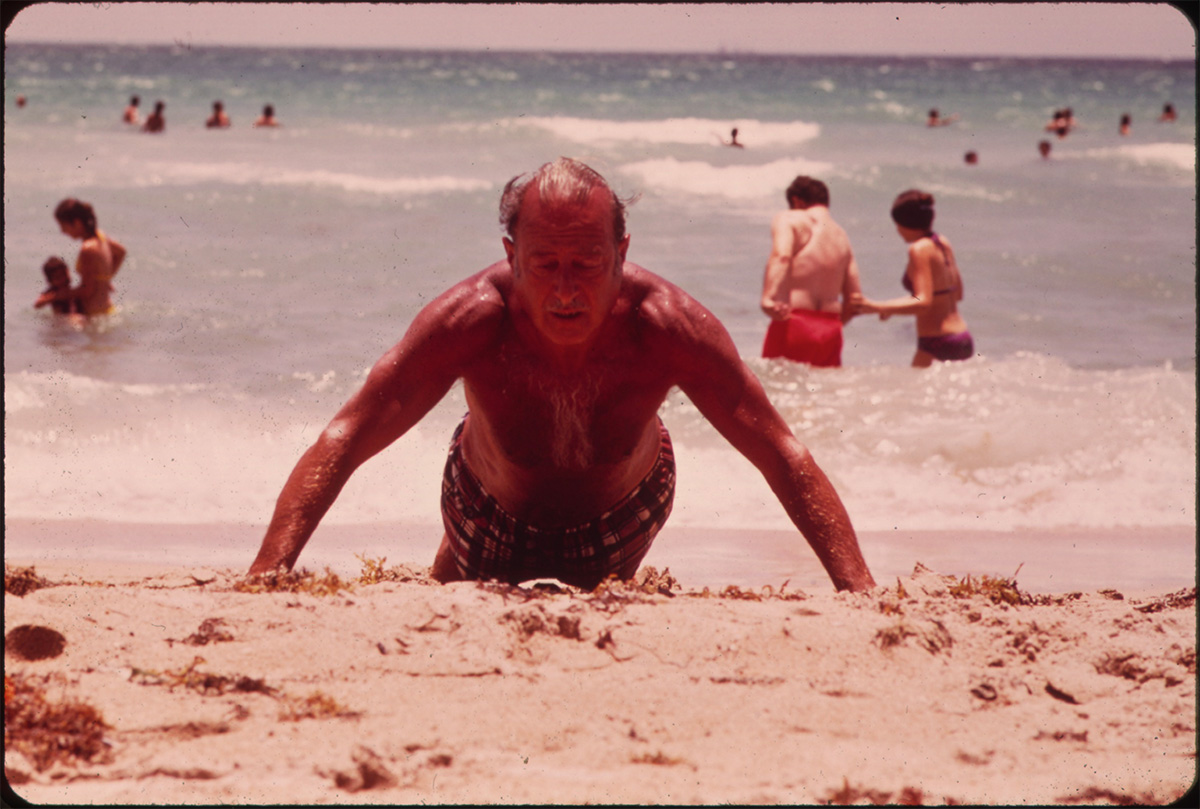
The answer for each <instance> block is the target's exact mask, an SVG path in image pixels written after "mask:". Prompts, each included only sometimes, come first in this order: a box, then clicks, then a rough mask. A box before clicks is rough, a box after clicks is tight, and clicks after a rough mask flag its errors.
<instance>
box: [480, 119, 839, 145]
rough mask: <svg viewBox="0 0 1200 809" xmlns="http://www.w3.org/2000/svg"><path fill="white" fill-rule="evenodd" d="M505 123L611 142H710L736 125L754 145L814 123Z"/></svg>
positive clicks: (800, 132)
mask: <svg viewBox="0 0 1200 809" xmlns="http://www.w3.org/2000/svg"><path fill="white" fill-rule="evenodd" d="M497 123H498V125H502V126H506V127H515V126H530V127H537V128H539V129H544V130H547V131H549V132H551V133H553V134H554V135H557V136H558V137H561V138H564V139H566V140H571V141H575V142H576V143H585V144H599V143H612V142H630V143H654V144H671V143H680V144H692V145H711V144H715V143H717V142H718V141H720V140H721V139H722V138H728V137H729V131H730V129H732V128H733V127H737V130H738V140H739V141H740V142H742V143H746V144H752V145H753V146H755V147H764V146H794V145H799V144H801V143H804V142H806V141H810V140H812V139H814V138H816V137H817V136H818V135H819V134H820V131H821V128H820V127H819V126H818V125H817V124H812V123H806V122H804V121H792V122H785V123H775V122H768V121H752V120H734V121H729V120H713V119H708V118H668V119H666V120H658V121H608V120H593V119H590V118H567V117H528V118H508V119H505V120H503V121H499V122H497Z"/></svg>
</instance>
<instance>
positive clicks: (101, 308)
mask: <svg viewBox="0 0 1200 809" xmlns="http://www.w3.org/2000/svg"><path fill="white" fill-rule="evenodd" d="M54 218H55V220H56V221H57V222H58V226H59V228H60V229H61V230H62V232H63V233H65V234H66V235H68V236H70V237H71V238H72V239H79V240H80V241H82V242H83V244H82V245H81V246H80V248H79V258H78V259H77V260H76V261H75V272H76V273H78V274H79V286H77V287H70V286H67V287H64V288H61V289H53V290H46V291H45V292H43V293H42V294H41V295H40V296H39V297H38V299H37V301H36V302H35V303H34V306H36V307H41V306H46V305H48V304H53V303H54V302H56V301H66V300H72V299H77V300H78V302H79V303H78V307H79V311H80V312H81V313H82V314H85V315H106V314H109V313H110V312H112V310H113V305H112V297H111V294H112V289H113V286H112V279H113V277H114V276H115V275H116V274H117V271H118V270H120V269H121V263H122V262H124V261H125V248H124V247H123V246H122V245H121V244H120V243H119V242H117V241H115V240H114V239H111V238H109V237H108V236H107V235H106V234H105V233H104V232H103V231H102V230H100V229H99V228H98V227H97V226H96V212H95V211H94V210H92V206H91V205H89V204H87V203H86V202H82V201H80V200H77V199H73V198H68V199H64V200H63V201H62V202H60V203H58V207H57V208H55V209H54Z"/></svg>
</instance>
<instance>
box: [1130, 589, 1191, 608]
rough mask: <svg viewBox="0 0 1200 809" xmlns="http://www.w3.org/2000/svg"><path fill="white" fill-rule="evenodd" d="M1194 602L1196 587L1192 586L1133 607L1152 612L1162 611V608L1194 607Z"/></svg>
mask: <svg viewBox="0 0 1200 809" xmlns="http://www.w3.org/2000/svg"><path fill="white" fill-rule="evenodd" d="M1195 604H1196V588H1195V587H1192V588H1190V589H1187V590H1179V591H1178V592H1174V593H1170V594H1168V595H1165V596H1162V597H1161V598H1154V599H1151V600H1150V601H1148V602H1147V603H1145V604H1139V605H1138V606H1136V607H1134V609H1135V610H1137V611H1138V612H1143V613H1153V612H1162V611H1163V610H1181V609H1184V608H1187V607H1194V606H1195Z"/></svg>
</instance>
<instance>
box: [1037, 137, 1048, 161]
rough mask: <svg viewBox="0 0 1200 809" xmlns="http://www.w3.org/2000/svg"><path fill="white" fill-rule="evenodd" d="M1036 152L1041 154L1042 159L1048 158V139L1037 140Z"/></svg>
mask: <svg viewBox="0 0 1200 809" xmlns="http://www.w3.org/2000/svg"><path fill="white" fill-rule="evenodd" d="M1038 154H1040V155H1041V156H1042V159H1043V160H1049V159H1050V141H1048V140H1039V141H1038Z"/></svg>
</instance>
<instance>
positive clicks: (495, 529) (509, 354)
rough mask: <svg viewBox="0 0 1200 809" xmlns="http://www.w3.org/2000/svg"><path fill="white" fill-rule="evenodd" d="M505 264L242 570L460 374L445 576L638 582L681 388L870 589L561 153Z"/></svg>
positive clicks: (285, 557)
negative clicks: (664, 409) (670, 410)
mask: <svg viewBox="0 0 1200 809" xmlns="http://www.w3.org/2000/svg"><path fill="white" fill-rule="evenodd" d="M500 212H501V222H502V223H503V224H504V225H505V227H506V231H507V234H508V235H507V236H506V237H505V238H504V239H503V244H504V251H505V254H506V258H505V260H503V261H499V262H497V263H496V264H493V265H492V266H490V267H488V268H487V269H485V270H483V271H482V272H479V273H477V274H475V275H473V276H471V277H470V278H467V279H466V280H465V281H462V282H460V283H458V284H457V285H455V286H454V287H452V288H450V290H448V291H447V292H445V293H443V294H442V295H441V296H440V297H438V298H437V299H436V300H434V301H433V302H432V303H430V304H429V305H428V306H426V307H425V308H424V309H423V310H422V311H421V312H420V313H419V314H418V315H417V316H416V318H415V319H414V320H413V322H412V325H411V326H410V327H409V329H408V332H407V333H406V334H405V335H404V337H403V338H402V339H401V340H400V342H399V343H397V344H396V345H395V346H394V347H393V348H392V349H391V350H389V351H388V352H387V353H386V354H384V356H383V358H382V359H381V360H380V361H379V362H378V363H377V364H376V365H375V367H374V368H373V369H372V370H371V372H370V374H369V375H368V377H367V380H366V382H365V383H364V385H363V387H362V389H361V390H359V391H358V392H357V393H356V394H355V395H354V396H353V397H352V398H351V399H350V401H348V402H347V403H346V404H345V405H344V406H343V407H342V409H341V410H340V411H339V412H338V413H337V415H336V416H334V418H333V421H331V422H330V423H329V425H328V426H327V427H326V428H325V430H324V432H323V433H322V434H321V436H320V437H319V438H318V439H317V442H316V443H315V444H314V445H313V446H312V447H311V448H310V449H309V450H308V451H307V452H305V454H304V455H303V456H302V457H301V459H300V461H299V463H298V464H297V465H296V468H295V469H294V470H293V471H292V474H291V476H290V477H289V478H288V480H287V483H286V484H285V485H284V488H283V491H282V493H281V494H280V496H279V500H278V502H277V503H276V507H275V514H274V516H273V518H272V520H271V524H270V526H269V527H268V528H267V534H266V537H265V538H264V539H263V543H262V547H261V548H260V550H259V552H258V556H257V558H255V560H254V562H253V564H252V565H251V566H250V573H251V574H254V573H262V572H265V571H268V570H271V569H273V568H277V567H281V566H282V567H287V568H290V567H291V566H292V565H294V564H295V562H296V559H297V557H298V556H299V555H300V551H301V549H302V548H303V547H304V545H305V543H306V542H307V541H308V539H309V537H310V536H311V534H312V532H313V530H314V529H315V528H316V526H317V523H318V522H319V521H320V519H321V517H322V516H323V515H324V514H325V512H326V511H327V510H328V509H329V507H330V505H332V503H333V501H334V499H335V498H336V497H337V495H338V493H339V492H340V491H341V489H342V486H343V485H344V484H345V483H346V481H347V480H348V479H349V477H350V475H351V473H352V472H353V471H354V470H355V469H356V468H357V467H358V466H359V465H360V464H361V463H363V462H364V461H366V460H367V459H368V458H370V457H371V456H372V455H374V454H375V453H377V452H379V451H380V450H382V449H383V448H384V447H386V446H388V445H389V444H391V443H392V442H393V441H395V440H396V439H397V438H399V437H400V436H402V435H404V434H405V433H406V432H407V431H408V430H409V429H410V428H412V427H413V426H414V425H415V424H417V422H419V421H420V420H421V418H422V417H424V416H425V414H426V413H428V412H429V410H430V409H431V408H432V407H433V406H434V405H435V404H436V403H437V402H438V401H439V400H440V399H441V398H442V397H443V396H445V394H446V393H447V391H449V390H450V387H451V385H453V384H454V382H455V381H456V380H458V379H462V380H463V387H464V391H465V394H466V400H467V406H468V413H467V415H466V416H465V417H464V419H463V421H462V423H461V424H460V425H459V426H458V428H457V430H456V431H455V433H454V437H453V439H452V441H451V447H450V455H449V459H448V460H447V463H446V470H445V475H444V478H443V482H442V517H443V523H444V525H445V529H446V532H445V536H444V537H443V539H442V544H441V547H440V548H439V550H438V552H437V555H436V558H435V559H434V563H433V569H432V573H433V576H434V577H435V578H437V579H438V580H440V581H443V582H447V581H457V580H463V579H499V580H501V581H507V582H511V583H519V582H521V581H526V580H529V579H534V578H551V577H552V578H557V579H559V580H560V581H563V582H566V583H568V584H573V585H577V586H580V587H584V588H591V587H594V586H595V585H597V584H598V583H599V582H601V581H603V580H604V578H605V577H607V576H608V575H609V574H613V573H615V574H617V575H619V576H622V577H628V576H631V575H632V574H633V573H634V572H635V571H636V570H637V566H638V564H639V562H640V561H641V559H642V557H643V556H645V554H646V552H647V551H648V550H649V548H650V543H651V542H652V541H653V539H654V537H655V535H656V534H657V533H658V531H659V529H660V528H662V525H663V523H664V522H665V521H666V519H667V515H668V514H669V513H670V510H671V504H672V501H673V498H674V488H675V464H674V456H673V455H672V451H671V440H670V437H669V435H668V434H667V431H666V428H665V427H664V426H663V424H662V422H661V421H660V420H659V418H658V409H659V406H660V405H661V404H662V403H663V401H664V400H665V398H666V396H667V393H668V392H669V391H670V390H671V388H672V387H674V386H679V387H680V388H681V389H682V390H683V392H684V393H686V394H687V395H688V397H690V398H691V400H692V402H694V403H695V404H696V406H697V407H698V408H699V409H700V411H701V412H702V413H703V414H704V415H705V416H706V417H707V418H708V419H709V421H711V422H712V423H713V425H715V426H716V428H717V429H718V430H719V431H720V432H721V434H722V435H724V436H725V437H726V438H727V439H728V440H729V441H730V442H731V443H732V444H733V445H734V446H735V447H737V449H739V450H740V451H741V452H742V453H743V454H744V455H745V456H746V457H747V458H749V459H750V460H751V461H752V462H753V463H754V465H755V466H756V467H758V468H759V469H760V470H761V471H762V473H763V475H765V476H766V479H767V481H768V482H769V483H770V485H771V488H772V489H773V490H774V492H775V494H776V495H777V496H778V497H779V499H780V501H781V502H782V504H783V506H784V508H785V509H786V510H787V513H788V514H789V516H790V517H791V518H792V521H793V522H794V523H795V524H796V525H797V526H798V527H799V529H800V530H801V532H802V533H803V534H804V536H805V538H806V539H807V540H808V542H809V544H810V545H811V546H812V547H813V549H814V550H815V551H816V553H817V556H818V558H819V559H820V560H821V562H822V564H823V565H824V566H825V569H826V570H827V571H828V573H829V576H830V578H831V579H832V580H833V583H834V585H835V586H836V587H837V588H838V589H851V590H863V589H867V588H870V587H872V586H874V581H873V580H872V578H871V574H870V572H869V571H868V569H867V566H866V563H865V561H864V560H863V557H862V554H861V553H860V551H859V548H858V541H857V539H856V538H855V535H854V529H853V528H852V527H851V525H850V519H849V517H848V516H847V514H846V510H845V508H844V507H843V506H842V503H841V500H840V499H839V498H838V496H837V493H836V492H835V491H834V489H833V486H832V485H831V484H830V482H829V480H828V479H827V478H826V477H825V475H824V474H823V473H822V472H821V470H820V469H819V468H818V467H817V464H816V463H815V462H814V461H813V459H812V456H811V455H810V454H809V452H808V450H807V449H805V447H804V446H803V445H802V444H801V443H800V442H799V441H798V440H797V439H796V437H795V436H793V435H792V432H791V430H789V429H788V426H787V424H785V423H784V421H783V419H782V418H781V417H780V415H779V414H778V413H777V412H776V411H775V408H774V407H772V406H771V404H770V402H769V401H768V400H767V397H766V395H765V393H764V392H763V388H762V386H761V385H760V384H759V382H758V379H757V378H756V377H755V376H754V374H753V373H752V372H751V371H750V370H749V369H748V368H747V367H746V365H745V364H744V363H743V362H742V361H741V359H740V358H739V357H738V354H737V350H736V349H735V348H734V345H733V342H732V340H731V339H730V337H729V335H728V333H727V332H726V331H725V329H724V328H723V327H722V326H721V325H720V323H718V322H717V319H716V318H715V317H714V316H713V315H712V313H710V312H708V311H707V310H706V309H705V308H704V307H703V306H701V305H700V304H699V303H697V302H696V301H695V300H693V299H692V298H691V297H689V296H688V295H687V294H686V293H684V292H683V291H682V290H680V289H679V288H678V287H675V286H674V285H672V284H670V283H668V282H666V281H664V280H663V279H661V278H659V277H658V276H656V275H653V274H651V273H650V272H648V271H647V270H645V269H643V268H641V267H638V266H637V265H635V264H631V263H628V262H626V261H625V255H626V252H627V251H628V249H629V236H628V235H627V234H626V233H625V212H624V204H623V203H622V202H621V201H620V200H619V199H618V198H617V196H616V195H615V194H614V193H613V191H612V190H611V189H610V188H609V186H608V185H607V183H605V181H604V179H603V178H602V177H601V176H600V175H599V174H597V173H596V172H595V171H593V170H592V169H590V168H588V167H587V166H586V165H584V164H582V163H579V162H577V161H574V160H569V159H566V158H562V159H559V160H558V161H555V162H554V163H549V164H546V165H544V166H542V167H541V168H540V169H539V170H538V171H537V172H536V173H535V174H534V175H533V176H532V177H531V178H529V179H523V178H521V177H518V178H514V179H513V180H512V181H510V182H509V183H508V185H507V186H506V187H505V190H504V193H503V195H502V197H501V201H500Z"/></svg>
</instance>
